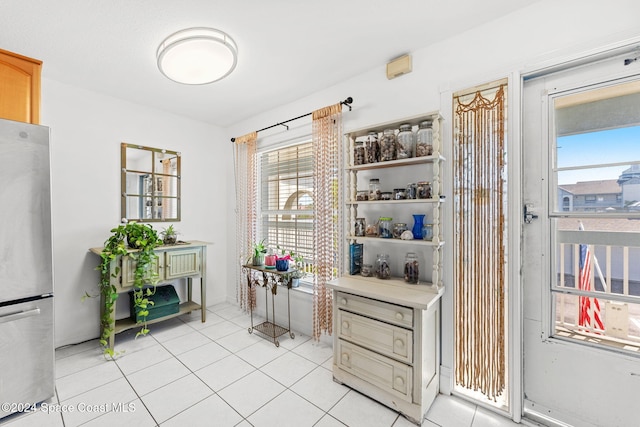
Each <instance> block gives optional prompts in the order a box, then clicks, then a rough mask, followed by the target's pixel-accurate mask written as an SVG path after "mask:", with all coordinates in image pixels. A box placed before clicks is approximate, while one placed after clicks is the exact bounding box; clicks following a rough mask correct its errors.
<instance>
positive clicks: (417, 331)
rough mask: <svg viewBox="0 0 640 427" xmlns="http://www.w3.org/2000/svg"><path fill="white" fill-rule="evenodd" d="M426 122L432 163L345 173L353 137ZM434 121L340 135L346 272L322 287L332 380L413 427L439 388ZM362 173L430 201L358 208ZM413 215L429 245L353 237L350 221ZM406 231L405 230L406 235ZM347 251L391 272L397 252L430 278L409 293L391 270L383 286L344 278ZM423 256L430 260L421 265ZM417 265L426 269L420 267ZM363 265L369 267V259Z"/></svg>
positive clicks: (434, 116) (421, 160) (439, 243)
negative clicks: (380, 262) (416, 187)
mask: <svg viewBox="0 0 640 427" xmlns="http://www.w3.org/2000/svg"><path fill="white" fill-rule="evenodd" d="M426 119H431V120H432V122H433V155H431V156H427V157H415V158H409V159H402V160H392V161H386V162H379V163H372V164H364V165H357V166H354V165H353V151H354V145H355V140H356V138H358V137H359V136H364V135H367V134H368V133H369V132H370V131H371V130H375V131H377V132H378V133H381V132H382V131H383V130H384V129H388V128H392V129H398V127H399V126H400V124H403V123H410V124H412V125H413V126H414V129H415V128H417V125H418V123H420V122H421V121H423V120H426ZM441 121H442V118H441V116H440V114H439V113H437V112H435V113H430V114H424V115H421V116H417V117H412V118H406V119H402V120H398V121H394V122H388V123H379V124H374V125H372V126H370V127H367V128H364V129H361V130H357V131H352V132H349V133H347V134H346V135H345V150H346V151H345V154H346V155H345V156H344V158H346V159H349V160H348V164H347V165H345V167H344V182H343V185H344V189H345V191H344V195H345V200H344V203H345V205H346V208H347V209H346V214H345V218H344V221H345V224H344V227H343V229H344V248H343V249H344V250H343V253H344V254H345V262H344V263H343V270H346V271H341V276H340V277H339V278H338V279H335V280H333V281H331V282H329V283H328V286H329V287H330V288H331V289H332V290H333V319H334V328H333V330H334V338H333V339H334V342H333V351H334V357H333V378H334V380H335V381H337V382H339V383H344V384H346V385H348V386H350V387H352V388H354V389H356V390H358V391H360V392H361V393H363V394H366V395H367V396H369V397H371V398H373V399H375V400H377V401H379V402H381V403H383V404H385V405H387V406H389V407H390V408H392V409H394V410H396V411H398V412H400V413H402V414H403V415H404V416H405V417H406V418H407V419H409V420H410V421H412V422H414V423H416V424H418V425H420V423H421V420H422V419H423V418H424V415H425V414H426V412H427V411H428V410H429V407H430V406H431V404H432V403H433V400H434V399H435V397H436V395H437V394H438V391H439V381H440V380H439V375H440V368H439V367H440V298H441V296H442V294H443V292H444V288H443V284H442V257H441V252H442V250H441V248H442V247H443V245H444V241H443V240H442V231H441V227H440V206H441V204H442V203H443V202H444V198H443V197H442V186H441V177H440V164H441V162H443V161H445V159H444V157H442V156H441V155H440V146H441V145H440V144H441V143H440V127H441ZM370 171H374V172H376V171H380V173H381V174H382V173H383V172H382V171H386V172H385V173H386V174H387V175H386V177H387V179H388V180H389V181H390V182H394V183H395V184H394V185H399V182H400V181H399V180H400V179H405V178H406V179H411V181H405V184H406V183H407V182H417V181H420V180H427V179H424V178H425V177H427V176H428V177H429V179H428V180H429V181H430V182H431V192H432V198H429V199H409V200H389V201H387V200H385V201H382V200H376V201H358V200H356V193H357V190H358V184H359V177H360V175H361V174H362V175H365V176H366V177H369V178H370V177H371V176H372V175H371V174H372V172H370ZM407 177H409V178H407ZM363 181H364V180H363ZM381 186H382V183H381ZM362 187H363V188H360V190H364V189H365V187H366V188H368V182H365V184H364V185H362ZM396 188H398V187H396ZM416 211H420V212H426V213H427V214H429V222H431V223H432V224H433V240H430V241H429V240H415V239H414V240H401V239H393V238H391V239H389V238H380V237H361V236H355V223H356V218H358V217H364V216H365V215H367V216H369V219H371V220H373V218H377V215H380V214H384V213H385V212H389V213H393V216H394V219H395V218H396V216H397V217H398V218H400V219H405V218H410V216H411V215H413V213H412V212H416ZM408 215H409V216H408ZM382 216H387V215H382ZM368 222H372V221H368ZM400 222H404V221H400ZM411 225H413V224H411ZM411 225H410V224H408V223H407V226H408V228H409V229H411ZM351 243H363V244H364V248H365V253H366V252H367V247H373V248H375V249H376V250H378V249H380V250H384V251H387V252H388V253H391V254H393V257H394V258H395V263H396V265H403V264H401V262H402V261H403V258H402V257H403V250H405V251H409V252H420V253H421V263H424V265H426V267H427V268H425V270H427V271H428V272H429V273H430V274H428V275H427V274H426V272H427V271H425V270H421V276H420V281H419V284H417V285H416V284H409V283H406V282H404V280H403V278H401V277H398V276H399V275H398V274H393V269H392V275H393V276H394V277H392V278H391V279H388V280H382V279H378V278H376V277H362V276H360V275H350V274H349V272H348V266H349V264H350V260H349V252H350V251H349V245H350V244H351ZM429 253H430V254H431V255H432V256H431V257H428V254H429ZM365 258H366V257H365ZM400 258H402V259H400ZM425 260H428V261H427V262H426V263H425ZM368 261H369V262H368V263H372V262H371V261H372V259H371V254H369V260H368ZM421 265H422V264H421ZM344 266H347V267H344ZM374 269H375V268H374ZM397 272H398V269H396V273H397Z"/></svg>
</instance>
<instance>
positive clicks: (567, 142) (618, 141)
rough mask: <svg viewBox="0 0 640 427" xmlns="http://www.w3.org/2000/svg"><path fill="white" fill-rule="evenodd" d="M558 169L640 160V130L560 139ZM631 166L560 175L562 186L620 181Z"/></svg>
mask: <svg viewBox="0 0 640 427" xmlns="http://www.w3.org/2000/svg"><path fill="white" fill-rule="evenodd" d="M557 144H558V165H557V166H558V167H559V168H563V167H571V166H582V165H597V164H606V163H619V162H630V161H639V160H640V126H632V127H625V128H618V129H611V130H604V131H599V132H590V133H583V134H578V135H570V136H563V137H560V138H558V140H557ZM628 168H629V165H625V166H615V167H607V168H589V169H577V170H571V171H562V172H559V173H558V184H560V185H562V184H575V183H576V182H578V181H596V180H604V179H618V177H619V175H620V173H621V172H622V171H624V170H625V169H628Z"/></svg>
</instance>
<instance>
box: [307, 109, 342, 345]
mask: <svg viewBox="0 0 640 427" xmlns="http://www.w3.org/2000/svg"><path fill="white" fill-rule="evenodd" d="M312 117H313V150H314V156H313V157H314V194H313V199H314V203H315V218H316V223H315V227H314V233H313V243H314V247H315V251H316V253H315V260H314V265H315V268H316V274H315V278H314V289H313V338H314V339H315V340H319V339H320V334H321V333H323V332H324V333H327V334H329V335H331V333H332V326H333V318H332V314H333V309H332V307H333V306H332V301H333V299H332V294H331V290H330V289H327V287H326V283H327V282H328V281H329V280H331V279H334V278H335V277H337V274H338V267H339V265H338V263H339V261H340V260H339V258H340V257H339V255H338V254H339V244H340V236H341V230H342V221H340V219H341V218H342V217H341V214H340V212H341V209H340V204H339V200H341V191H342V190H341V189H342V185H341V183H340V168H339V166H340V165H341V156H342V148H341V141H342V104H336V105H332V106H329V107H325V108H322V109H320V110H316V111H314V112H313V116H312Z"/></svg>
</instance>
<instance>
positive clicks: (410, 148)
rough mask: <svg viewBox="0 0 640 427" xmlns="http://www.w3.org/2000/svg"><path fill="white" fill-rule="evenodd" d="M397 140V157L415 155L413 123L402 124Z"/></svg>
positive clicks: (402, 157)
mask: <svg viewBox="0 0 640 427" xmlns="http://www.w3.org/2000/svg"><path fill="white" fill-rule="evenodd" d="M397 140H398V142H397V145H396V148H397V149H396V157H397V158H398V159H408V158H410V157H413V156H414V155H415V149H416V141H415V135H414V133H413V131H412V130H411V125H410V124H409V123H405V124H402V125H400V132H398V137H397Z"/></svg>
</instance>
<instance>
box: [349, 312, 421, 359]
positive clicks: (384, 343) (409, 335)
mask: <svg viewBox="0 0 640 427" xmlns="http://www.w3.org/2000/svg"><path fill="white" fill-rule="evenodd" d="M337 329H338V336H339V337H340V338H344V339H346V340H347V341H351V342H353V343H356V344H360V345H361V346H363V347H365V348H368V349H370V350H373V351H377V352H378V353H381V354H383V355H385V356H389V357H392V358H394V359H397V360H399V361H401V362H404V363H409V364H411V363H413V332H412V331H411V330H408V329H404V328H400V327H398V326H394V325H390V324H388V323H385V322H379V321H377V320H373V319H370V318H368V317H364V316H360V315H358V314H353V313H350V312H348V311H344V310H338V324H337Z"/></svg>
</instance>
